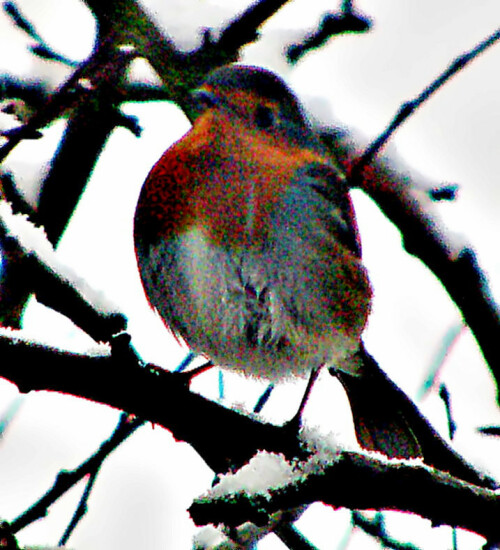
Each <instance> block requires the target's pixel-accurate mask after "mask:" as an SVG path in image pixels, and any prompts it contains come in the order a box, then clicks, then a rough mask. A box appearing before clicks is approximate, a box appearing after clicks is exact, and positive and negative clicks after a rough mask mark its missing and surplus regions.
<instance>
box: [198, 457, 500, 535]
mask: <svg viewBox="0 0 500 550" xmlns="http://www.w3.org/2000/svg"><path fill="white" fill-rule="evenodd" d="M316 501H321V502H324V503H326V504H329V505H331V506H335V507H337V506H345V507H347V508H354V509H378V510H381V509H386V510H401V511H406V512H413V513H415V514H419V515H421V516H423V517H426V518H428V519H430V520H431V521H432V522H433V524H434V525H443V524H447V525H451V526H456V527H461V528H464V529H467V530H469V531H473V532H475V533H478V534H480V535H482V536H484V537H486V538H487V539H488V540H492V541H497V542H498V541H499V540H500V526H499V525H498V522H497V521H496V518H497V517H498V514H499V512H500V495H499V494H498V493H497V492H496V491H493V490H491V489H485V488H482V487H478V486H476V485H472V484H468V483H464V482H463V481H462V480H458V479H456V478H454V477H452V476H450V475H448V474H445V473H443V472H440V471H438V470H434V469H432V468H428V467H427V466H424V465H423V464H419V463H417V464H410V463H409V462H406V461H387V460H380V459H377V458H375V457H372V456H367V455H363V454H359V453H353V452H342V453H340V454H339V455H338V457H337V458H336V459H335V460H333V461H331V462H329V463H327V464H325V465H324V467H317V468H310V469H309V468H308V467H307V465H305V466H304V469H303V471H301V472H300V473H299V474H297V476H296V478H295V479H291V480H290V481H289V482H288V483H286V484H283V485H280V487H277V488H272V487H271V488H268V489H267V490H266V492H265V493H264V492H262V493H254V494H251V493H249V492H247V491H243V490H242V491H241V492H236V493H230V494H226V495H221V496H216V497H214V496H208V497H202V498H199V499H196V500H195V501H194V503H193V504H192V506H191V507H190V509H189V512H190V514H191V517H192V518H193V521H194V522H195V523H196V524H197V525H202V524H206V523H215V524H217V523H219V522H223V523H225V524H226V525H229V526H231V525H240V524H242V523H244V522H245V521H252V522H253V523H255V524H256V525H265V523H267V520H268V517H269V514H272V513H274V512H276V511H278V510H282V509H290V508H294V507H297V506H302V505H305V504H310V503H312V502H316Z"/></svg>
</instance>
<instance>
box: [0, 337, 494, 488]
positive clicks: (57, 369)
mask: <svg viewBox="0 0 500 550" xmlns="http://www.w3.org/2000/svg"><path fill="white" fill-rule="evenodd" d="M120 343H121V340H120V339H118V341H117V342H116V343H115V345H114V347H113V353H112V355H107V356H94V357H89V356H85V355H78V354H71V353H64V352H62V351H58V350H50V349H46V348H44V347H42V346H37V345H34V344H27V343H25V342H16V341H12V340H10V339H9V338H6V337H0V354H1V355H2V365H1V368H0V375H1V376H2V377H4V378H6V379H8V380H10V381H11V382H13V383H14V384H16V385H17V386H18V387H19V389H20V390H21V391H23V392H28V391H31V390H49V391H58V392H62V393H68V394H71V395H75V396H78V397H84V398H86V399H90V400H92V401H97V402H99V403H105V404H108V405H110V406H112V407H116V408H118V409H121V410H124V411H127V412H129V413H133V414H135V415H137V416H139V417H140V418H142V419H144V420H150V421H151V422H154V423H158V424H161V425H162V426H164V427H165V428H167V429H168V430H169V431H170V432H172V434H173V435H174V437H176V438H177V439H180V440H183V441H187V442H189V443H190V444H191V445H192V446H193V448H194V449H195V450H196V451H197V452H198V453H199V454H200V456H201V457H202V458H203V459H204V460H205V461H206V463H207V464H208V465H209V466H210V467H211V468H212V469H213V470H214V471H216V472H223V471H226V470H227V469H228V468H229V467H235V466H239V465H241V464H244V463H245V462H246V461H248V460H249V459H250V457H252V456H253V455H254V454H255V452H256V451H257V450H259V449H266V450H267V451H269V452H279V453H283V454H284V455H285V456H287V457H289V458H292V457H299V458H300V457H301V456H303V455H304V453H305V450H304V449H303V448H302V445H301V442H300V440H299V437H298V434H297V428H298V426H297V425H296V423H293V422H292V423H290V424H285V425H283V426H275V425H272V424H267V423H264V422H259V421H257V420H255V419H252V418H250V417H248V416H245V415H243V414H240V413H238V412H236V411H233V410H230V409H226V408H225V407H222V406H221V405H218V404H217V403H214V402H212V401H209V400H207V399H205V398H204V397H202V396H200V395H197V394H194V393H192V392H190V391H189V388H188V387H187V382H188V381H189V379H190V375H189V373H186V374H175V373H169V372H167V371H164V370H161V369H158V368H156V367H154V368H138V362H137V358H136V356H135V354H134V353H133V350H130V349H129V348H127V346H126V345H123V346H120ZM123 343H124V344H127V342H126V341H125V342H123ZM40 365H43V368H40ZM388 391H390V388H388ZM186 410H187V411H189V415H186V414H182V411H186ZM421 422H422V425H421V426H419V429H420V430H424V429H425V426H424V423H425V420H424V419H422V420H421ZM220 426H224V430H221V429H220ZM428 430H429V433H428V437H429V438H433V443H432V444H433V445H434V446H435V449H434V451H433V453H434V454H436V452H437V451H439V456H440V457H441V459H440V460H441V462H440V464H442V465H443V466H441V467H442V468H443V469H444V468H446V469H448V470H449V471H450V472H452V473H453V474H455V475H457V476H458V477H460V478H462V479H466V480H468V481H471V482H473V483H475V484H478V485H483V486H488V487H492V486H495V482H494V481H493V480H491V479H490V478H487V477H485V476H482V475H481V474H479V473H478V472H477V471H476V470H475V469H474V468H472V467H471V466H470V465H468V464H467V463H466V462H465V461H464V460H463V459H461V458H460V457H458V455H457V454H456V453H455V452H454V451H452V450H451V449H450V448H449V447H448V446H447V445H446V443H444V442H443V441H442V440H441V439H440V438H439V436H438V435H437V434H435V432H434V430H433V429H432V428H431V427H430V426H429V427H428ZM228 441H230V442H231V445H229V444H228ZM436 450H437V451H436ZM446 457H448V459H447V458H446Z"/></svg>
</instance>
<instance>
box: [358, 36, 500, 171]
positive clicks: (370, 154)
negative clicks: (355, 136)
mask: <svg viewBox="0 0 500 550" xmlns="http://www.w3.org/2000/svg"><path fill="white" fill-rule="evenodd" d="M498 40H500V29H497V30H496V31H495V32H494V33H492V34H491V35H490V36H488V37H487V38H485V39H484V40H483V41H482V42H480V43H479V44H478V45H477V46H476V47H475V48H473V49H472V50H470V51H469V52H467V53H464V54H463V55H461V56H460V57H457V58H456V59H455V60H454V61H453V62H452V63H451V64H450V65H449V67H448V68H447V69H446V70H445V71H444V72H443V73H442V74H440V75H439V76H438V77H437V78H436V79H435V80H434V81H433V82H431V83H430V84H429V85H428V86H427V87H426V88H425V89H424V90H423V91H422V92H421V93H420V94H419V95H418V96H417V97H416V98H415V99H413V100H411V101H407V102H406V103H403V104H402V105H401V107H400V108H399V111H398V112H397V113H396V115H395V116H394V118H393V119H392V121H391V122H390V124H389V125H388V126H387V128H386V129H385V130H384V131H383V132H382V133H381V134H380V136H379V137H378V138H377V139H376V140H374V141H373V142H372V143H371V144H370V145H369V146H368V147H367V148H366V150H365V151H364V152H363V154H362V155H361V157H360V158H359V159H358V161H357V162H356V163H355V164H354V165H353V167H352V171H351V177H352V178H353V179H354V181H357V180H358V178H360V177H361V176H362V172H363V170H364V168H365V167H366V166H367V165H369V164H370V163H371V162H372V160H373V159H374V158H375V156H376V155H377V154H378V152H379V151H380V150H381V149H382V147H383V146H384V145H385V144H386V143H387V141H388V140H389V139H390V137H391V136H392V135H393V134H394V132H395V131H396V130H397V128H399V127H400V126H401V125H402V124H403V122H404V121H405V120H406V119H407V118H408V117H409V116H410V115H412V114H413V113H414V112H415V111H416V110H417V109H418V108H419V107H420V106H421V105H422V103H424V101H426V100H427V99H429V97H431V96H432V95H433V94H434V93H436V92H437V90H438V89H439V88H441V86H443V85H444V84H445V83H446V82H448V80H450V79H451V77H453V76H454V75H455V74H456V73H458V72H459V71H461V70H462V69H463V68H464V67H465V66H466V65H468V64H469V63H470V62H471V61H473V60H474V59H475V58H476V57H478V56H479V55H480V54H481V53H483V52H484V51H485V50H486V49H487V48H489V47H490V46H493V44H495V42H497V41H498Z"/></svg>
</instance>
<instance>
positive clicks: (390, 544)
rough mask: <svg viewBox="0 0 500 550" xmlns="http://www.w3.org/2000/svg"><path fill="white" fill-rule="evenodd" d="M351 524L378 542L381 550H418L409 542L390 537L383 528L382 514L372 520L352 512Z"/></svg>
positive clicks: (357, 512) (355, 511)
mask: <svg viewBox="0 0 500 550" xmlns="http://www.w3.org/2000/svg"><path fill="white" fill-rule="evenodd" d="M352 523H353V525H354V526H355V527H358V528H359V529H362V530H363V531H364V532H365V533H367V534H368V535H371V536H372V537H374V538H376V539H377V540H379V541H380V543H381V545H382V548H390V549H392V550H420V549H419V548H418V547H417V546H415V545H414V544H411V543H410V542H400V541H398V540H396V539H394V538H393V537H391V536H390V535H389V534H388V533H387V531H386V529H385V526H384V516H383V514H381V513H379V514H377V515H376V516H375V517H374V518H373V519H369V518H367V517H365V516H364V515H363V514H362V513H361V512H359V511H358V510H354V511H353V512H352Z"/></svg>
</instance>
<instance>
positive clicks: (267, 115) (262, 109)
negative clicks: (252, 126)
mask: <svg viewBox="0 0 500 550" xmlns="http://www.w3.org/2000/svg"><path fill="white" fill-rule="evenodd" d="M275 122H276V116H275V114H274V111H273V110H272V109H271V107H268V106H267V105H259V106H258V107H257V109H255V123H256V124H257V126H258V127H259V128H262V129H263V130H267V129H268V128H271V126H273V125H274V124H275Z"/></svg>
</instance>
